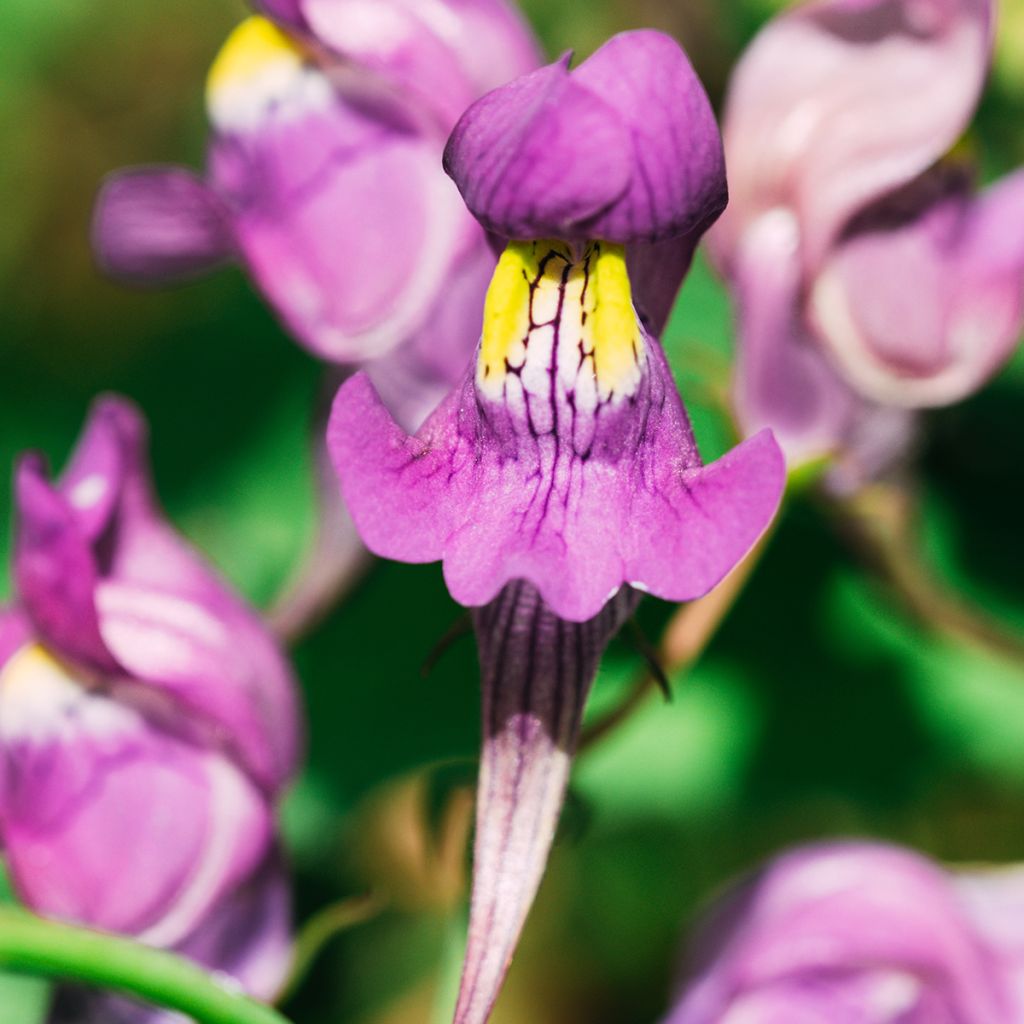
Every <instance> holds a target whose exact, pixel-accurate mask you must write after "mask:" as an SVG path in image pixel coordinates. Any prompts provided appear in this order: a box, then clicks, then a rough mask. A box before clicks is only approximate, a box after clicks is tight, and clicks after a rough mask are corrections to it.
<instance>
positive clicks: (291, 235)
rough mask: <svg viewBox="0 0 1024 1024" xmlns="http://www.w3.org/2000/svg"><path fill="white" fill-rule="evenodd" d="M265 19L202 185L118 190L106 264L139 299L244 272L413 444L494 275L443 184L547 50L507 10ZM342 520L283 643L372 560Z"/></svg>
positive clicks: (302, 584) (325, 513)
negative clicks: (487, 110)
mask: <svg viewBox="0 0 1024 1024" xmlns="http://www.w3.org/2000/svg"><path fill="white" fill-rule="evenodd" d="M256 6H257V8H258V9H259V10H260V11H261V12H262V15H261V16H256V17H251V18H249V19H248V20H247V21H245V22H243V23H242V24H241V25H240V26H239V27H238V28H237V29H236V30H235V31H234V33H233V34H232V35H231V36H230V38H229V39H228V41H227V42H226V44H225V45H224V47H223V49H222V50H221V53H220V55H219V56H218V57H217V59H216V61H215V62H214V65H213V68H212V69H211V72H210V76H209V83H208V88H207V106H208V110H209V116H210V120H211V123H212V126H213V137H212V140H211V143H210V148H209V158H208V166H207V170H206V173H205V175H204V176H203V177H202V178H200V177H198V176H197V175H195V174H194V173H192V172H191V171H188V170H185V169H183V168H174V167H154V168H141V169H134V170H127V171H121V172H118V173H116V174H114V175H112V176H111V177H110V178H109V179H108V181H107V183H106V184H105V186H104V188H103V190H102V192H101V194H100V196H99V199H98V201H97V205H96V212H95V216H94V228H93V245H94V249H95V251H96V254H97V258H98V260H99V262H100V264H101V265H102V266H103V267H104V268H105V269H106V270H107V271H108V272H109V273H110V274H111V275H113V276H115V277H118V278H121V279H123V280H126V281H135V282H140V283H146V282H157V281H165V280H174V279H180V278H183V277H188V276H191V275H193V274H196V273H199V272H202V271H205V270H208V269H211V268H213V267H216V266H218V265H220V264H222V263H224V262H225V261H228V260H236V261H238V262H241V263H242V264H243V265H244V266H245V268H246V269H247V271H248V273H249V275H250V276H251V277H252V279H253V280H254V281H255V283H256V285H257V287H258V288H259V290H260V291H261V292H262V294H263V295H264V296H265V298H266V299H267V301H268V302H269V303H270V305H271V306H272V307H273V309H274V310H275V312H276V313H277V315H278V316H279V318H280V319H281V321H282V322H283V324H284V325H285V327H286V328H287V329H288V330H289V331H290V332H291V334H292V335H293V336H294V338H295V339H296V340H297V341H298V342H299V343H300V344H302V345H304V346H305V347H306V348H308V349H310V350H311V351H312V352H313V353H315V354H316V355H318V356H319V357H321V358H322V359H325V360H329V361H331V362H335V363H340V364H342V365H343V366H344V367H345V368H346V369H347V370H350V369H351V368H352V367H353V366H361V367H364V368H366V369H367V370H368V371H369V372H370V374H371V376H372V378H373V380H374V383H375V384H376V385H377V387H378V388H379V390H380V393H381V396H382V397H383V399H384V401H385V402H386V404H387V406H388V408H389V409H390V410H391V412H392V413H394V415H395V416H396V417H397V418H398V420H399V422H400V423H401V424H402V425H403V426H405V427H407V428H409V429H414V428H415V427H417V426H419V424H420V423H422V422H423V418H424V417H425V416H426V414H427V413H428V412H430V410H431V409H433V408H434V406H435V405H436V404H437V403H438V402H439V401H440V399H441V398H442V397H443V396H444V395H445V394H446V393H447V391H448V389H449V388H450V387H451V386H452V385H453V384H454V383H455V382H456V381H457V380H459V378H460V377H461V375H462V373H463V371H464V370H465V367H466V364H467V362H468V361H469V358H470V356H471V354H472V351H473V347H474V346H475V344H476V342H477V338H478V333H479V310H480V305H481V303H482V301H483V296H484V293H485V291H486V288H487V282H488V281H489V280H490V275H491V273H492V271H493V270H494V262H495V257H494V253H493V252H492V250H491V248H490V246H489V245H488V244H487V241H486V238H485V236H484V233H483V231H482V230H481V229H480V227H479V226H478V225H477V223H476V221H475V220H474V219H473V218H472V217H471V216H470V214H469V213H468V212H467V211H466V208H465V206H464V205H463V203H462V201H461V200H460V198H459V196H458V193H457V191H456V189H455V188H454V187H453V185H452V183H451V182H450V181H449V180H448V178H447V177H446V176H445V174H444V173H443V170H442V167H441V156H442V151H443V147H444V142H445V139H446V138H447V135H448V132H449V131H450V130H451V128H452V125H453V124H454V123H455V119H456V118H457V117H458V115H459V114H461V113H462V111H463V110H464V109H465V108H466V106H468V104H469V103H471V102H472V101H473V100H474V99H476V97H477V96H479V95H480V94H481V93H483V92H484V91H486V90H487V89H489V88H492V87H493V86H495V85H499V84H501V83H502V82H504V81H506V80H508V79H509V78H512V77H514V76H515V75H517V74H520V73H522V72H524V71H526V70H529V69H530V68H533V67H535V66H536V64H537V63H538V60H539V55H538V51H537V47H536V44H535V42H534V40H533V38H532V36H531V35H530V33H529V31H528V29H527V28H526V26H525V24H524V23H523V22H522V20H521V19H520V17H519V16H518V14H517V13H516V12H515V11H514V10H513V9H512V8H511V7H509V6H508V5H507V4H506V2H505V0H415V2H412V0H274V2H269V0H263V2H260V3H258V4H257V5H256ZM330 476H331V479H332V485H333V476H334V473H333V470H331V471H330ZM335 490H336V488H335ZM338 505H339V502H338V501H337V500H335V501H333V502H331V501H328V502H325V503H322V505H321V508H320V514H319V525H318V530H317V536H316V538H315V541H314V543H313V545H312V550H311V551H310V554H309V558H308V559H307V561H306V563H305V564H304V565H303V566H302V568H301V569H300V571H299V572H298V574H297V576H296V578H295V579H294V580H293V581H292V582H291V583H290V585H289V587H288V589H287V591H286V593H285V594H284V595H283V596H282V598H281V599H280V601H279V602H278V605H277V607H276V608H275V613H274V623H275V626H277V627H280V628H281V629H282V630H285V631H286V635H293V634H295V633H297V632H301V631H302V630H304V629H306V628H308V626H309V625H310V623H311V622H312V621H314V620H315V619H316V618H317V617H318V616H319V615H320V614H321V612H322V611H323V609H324V608H325V607H329V606H330V604H331V603H332V601H333V600H334V598H335V597H336V596H337V594H338V593H339V591H340V590H341V589H343V587H344V586H345V584H346V583H347V582H348V581H350V580H352V579H353V578H354V577H355V576H356V575H357V573H358V570H359V568H360V567H361V566H362V565H363V564H364V563H365V551H364V549H363V548H362V545H361V544H360V543H359V541H358V537H357V536H356V534H355V531H354V529H353V528H352V526H351V522H350V521H349V520H348V517H347V515H346V513H345V512H344V509H341V508H339V507H338Z"/></svg>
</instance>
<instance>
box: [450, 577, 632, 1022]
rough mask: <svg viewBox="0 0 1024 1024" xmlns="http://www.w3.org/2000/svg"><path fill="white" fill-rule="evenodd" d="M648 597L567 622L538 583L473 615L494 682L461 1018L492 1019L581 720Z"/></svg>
mask: <svg viewBox="0 0 1024 1024" xmlns="http://www.w3.org/2000/svg"><path fill="white" fill-rule="evenodd" d="M637 600H638V595H636V594H635V593H632V592H630V591H629V590H628V589H624V590H623V591H620V593H619V594H618V595H617V596H616V597H615V598H613V600H612V601H611V603H609V604H608V606H607V607H606V608H605V609H604V610H603V611H602V612H601V613H600V615H599V616H598V617H597V618H596V619H593V620H591V621H589V622H584V623H567V622H563V621H562V620H560V619H559V618H558V617H557V616H556V615H555V614H553V612H552V611H551V610H550V609H549V608H547V607H546V606H545V605H544V603H543V601H542V600H541V598H540V595H539V593H538V592H537V590H536V589H535V588H534V587H532V586H530V585H529V584H527V583H522V582H517V583H512V584H509V586H507V587H506V588H505V589H504V590H503V591H502V593H501V595H500V596H499V597H498V598H497V599H496V600H495V601H494V602H493V603H491V604H489V605H488V606H487V607H485V608H482V609H480V610H479V611H477V612H476V614H475V616H474V622H475V626H476V631H477V638H478V643H479V647H480V665H481V674H482V682H483V714H484V748H483V755H482V757H481V762H480V780H479V783H478V786H477V820H476V842H475V846H474V857H473V899H472V907H471V910H470V919H469V939H468V943H467V947H466V959H465V965H464V968H463V974H462V981H461V984H460V987H459V998H458V1005H457V1007H456V1010H455V1018H454V1019H455V1024H484V1022H485V1021H486V1020H487V1018H488V1016H489V1015H490V1011H491V1007H492V1006H493V1005H494V1000H495V999H496V998H497V995H498V991H499V989H500V988H501V984H502V981H503V980H504V977H505V973H506V971H507V970H508V966H509V963H510V962H511V960H512V955H513V952H514V950H515V947H516V943H517V942H518V939H519V934H520V932H521V931H522V928H523V924H524V923H525V921H526V916H527V913H528V912H529V909H530V905H531V904H532V903H533V899H534V896H535V895H536V892H537V888H538V886H539V885H540V880H541V876H542V875H543V873H544V867H545V864H546V863H547V858H548V852H549V850H550V848H551V844H552V842H553V841H554V837H555V828H556V825H557V824H558V816H559V812H560V811H561V807H562V801H563V799H564V796H565V787H566V784H567V782H568V778H569V764H570V761H571V759H572V755H573V752H574V750H575V746H576V740H577V736H578V733H579V724H580V718H581V717H582V714H583V705H584V703H585V701H586V698H587V694H588V693H589V691H590V686H591V684H592V682H593V679H594V676H595V674H596V672H597V666H598V662H599V661H600V659H601V655H602V653H603V651H604V648H605V646H606V645H607V643H608V641H609V640H610V639H611V637H612V636H613V635H614V634H615V633H616V632H617V631H618V629H619V627H620V626H621V625H622V623H623V621H625V619H626V618H627V617H628V616H629V615H630V614H631V612H632V610H633V609H634V608H635V606H636V603H637Z"/></svg>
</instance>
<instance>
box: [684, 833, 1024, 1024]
mask: <svg viewBox="0 0 1024 1024" xmlns="http://www.w3.org/2000/svg"><path fill="white" fill-rule="evenodd" d="M1022 899H1024V874H1022V873H1021V871H1020V869H1016V870H1013V871H1008V872H999V871H994V872H991V873H980V872H979V873H972V874H969V875H961V876H950V875H949V874H947V873H946V872H945V871H943V870H942V869H940V868H939V867H938V866H937V865H935V864H933V863H931V862H930V861H928V860H927V859H925V858H924V857H921V856H919V855H918V854H916V853H913V852H911V851H909V850H902V849H899V848H898V847H891V846H885V845H881V844H872V843H830V844H821V845H818V846H809V847H805V848H801V849H797V850H794V851H792V852H789V853H787V854H784V855H782V856H781V857H779V858H777V859H776V860H775V861H773V862H772V863H770V864H769V865H768V866H767V867H766V868H764V869H763V870H761V871H760V872H758V873H757V874H756V875H755V876H754V877H753V878H751V879H749V880H747V881H745V882H744V883H742V884H741V885H739V886H737V887H736V888H735V889H733V890H732V891H731V892H730V893H728V894H727V895H726V896H725V897H724V898H723V899H722V900H721V901H720V902H719V904H718V905H717V906H716V907H715V908H714V910H713V911H712V913H711V914H710V915H709V917H708V919H707V920H706V921H705V922H704V923H703V925H702V926H701V927H700V928H698V931H697V934H696V936H695V938H694V941H693V950H694V955H693V958H692V963H691V965H690V967H689V970H688V979H687V981H686V982H685V986H684V989H683V992H682V995H681V997H680V999H679V1001H678V1002H677V1004H676V1006H675V1008H674V1009H673V1011H672V1012H671V1013H670V1014H669V1016H668V1018H667V1019H666V1024H725V1022H726V1021H728V1022H730V1024H731V1022H733V1021H736V1022H737V1024H739V1022H740V1021H743V1022H744V1024H783V1022H785V1024H840V1022H847V1021H849V1022H851V1024H854V1022H856V1024H938V1022H940V1021H949V1022H953V1021H956V1022H957V1024H1000V1022H1006V1024H1010V1022H1012V1021H1017V1020H1020V1019H1021V1014H1022V1013H1024V999H1022V996H1024V988H1022V985H1021V981H1022V977H1024V976H1022V973H1021V969H1022V966H1024V958H1022V955H1021V954H1022V952H1024V943H1022V941H1021V940H1022V937H1024V932H1022V930H1021V927H1020V923H1019V918H1018V916H1017V913H1015V912H1019V910H1020V907H1021V901H1022Z"/></svg>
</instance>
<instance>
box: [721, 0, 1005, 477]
mask: <svg viewBox="0 0 1024 1024" xmlns="http://www.w3.org/2000/svg"><path fill="white" fill-rule="evenodd" d="M993 19H994V11H993V3H992V0H816V2H812V3H808V4H805V5H803V6H801V7H798V8H796V9H795V10H793V11H790V12H787V13H785V14H783V15H781V16H780V17H778V18H776V19H775V20H774V21H773V22H771V23H770V24H769V25H768V26H767V27H766V28H765V29H764V30H763V31H762V33H761V34H760V35H759V36H758V37H757V38H756V39H755V41H754V42H753V44H752V45H751V47H750V48H749V50H748V51H747V53H746V54H745V55H744V57H743V58H742V60H741V61H740V63H739V65H738V67H737V69H736V71H735V73H734V75H733V79H732V83H731V86H730V90H729V95H728V99H727V104H726V115H725V120H724V129H723V133H724V138H725V148H726V154H727V158H728V163H729V174H730V185H731V187H732V194H733V201H732V203H731V205H730V208H729V210H728V211H727V213H726V215H725V216H724V217H723V218H722V220H721V222H720V223H719V224H718V225H716V228H715V231H714V232H712V235H711V242H712V248H713V252H714V254H715V255H716V257H717V260H718V262H719V264H720V266H721V267H722V269H723V271H724V272H725V274H726V276H727V278H728V280H729V282H730V284H731V286H732V288H733V290H734V294H735V297H736V301H737V305H738V310H739V332H740V339H739V351H738V364H737V378H736V404H737V408H738V412H739V415H740V418H741V420H742V422H743V424H744V426H745V427H746V428H747V429H749V430H757V429H759V428H761V427H763V426H765V425H769V426H771V427H773V429H774V430H775V431H776V433H777V435H778V436H779V439H780V442H781V443H782V444H783V446H784V448H785V449H786V452H787V455H788V456H790V458H791V460H793V461H797V462H799V461H802V460H805V459H809V458H814V457H818V456H820V455H822V454H825V453H827V452H835V451H839V452H840V453H842V452H845V453H846V454H847V455H850V456H851V457H852V458H853V459H854V460H855V461H856V460H859V461H860V463H861V464H862V465H861V469H862V470H863V471H864V473H865V474H866V475H871V473H872V472H873V470H874V469H876V468H881V464H882V463H884V461H885V458H886V454H887V452H888V453H890V454H891V453H892V451H893V450H894V449H895V448H897V447H898V441H899V438H900V437H901V435H905V434H906V433H907V429H906V428H907V427H908V426H909V425H910V423H911V419H912V417H911V412H910V411H911V410H916V409H920V408H923V407H927V406H940V405H947V404H950V403H952V402H955V401H958V400H959V399H961V398H963V397H965V396H966V395H968V394H970V393H971V392H973V391H974V390H976V389H977V388H979V387H980V386H981V385H982V384H984V383H985V382H986V381H987V380H988V378H989V377H990V376H991V375H992V374H993V373H994V372H995V371H996V370H997V369H998V368H999V367H1000V366H1001V365H1002V363H1003V362H1005V360H1006V359H1007V358H1008V356H1009V355H1010V353H1011V351H1012V349H1013V347H1014V346H1015V344H1016V342H1017V339H1018V337H1019V334H1020V330H1021V326H1022V323H1024V173H1017V174H1014V175H1011V176H1010V177H1008V178H1006V179H1005V180H1003V181H1001V182H999V183H997V184H996V185H994V186H992V187H990V188H988V189H986V190H985V191H983V192H981V193H980V194H977V193H976V192H975V189H974V186H973V184H972V181H971V177H972V176H971V175H970V174H968V173H966V172H965V170H964V169H963V168H958V167H950V166H949V165H948V164H947V163H938V164H937V163H936V162H937V161H939V160H940V158H942V157H944V155H945V154H947V152H948V151H949V150H950V147H951V146H952V145H953V144H954V143H955V142H956V140H957V138H958V136H959V135H960V134H961V133H962V132H963V130H964V128H965V127H966V125H967V124H968V122H969V120H970V118H971V115H972V113H973V111H974V108H975V106H976V104H977V102H978V97H979V95H980V92H981V89H982V86H983V84H984V80H985V75H986V71H987V67H988V63H989V59H990V55H991V48H992V35H993Z"/></svg>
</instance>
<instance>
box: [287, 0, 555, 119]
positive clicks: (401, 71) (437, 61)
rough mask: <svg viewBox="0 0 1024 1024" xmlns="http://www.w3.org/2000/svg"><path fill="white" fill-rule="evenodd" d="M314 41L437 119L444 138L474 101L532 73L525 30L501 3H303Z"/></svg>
mask: <svg viewBox="0 0 1024 1024" xmlns="http://www.w3.org/2000/svg"><path fill="white" fill-rule="evenodd" d="M301 6H302V10H303V13H304V15H305V17H306V20H307V23H308V25H309V27H310V29H311V30H312V32H313V34H314V35H315V36H316V38H317V40H318V41H319V42H320V43H322V44H324V45H325V46H327V47H329V48H330V49H332V50H333V51H334V52H336V53H338V54H340V55H342V56H344V57H345V58H347V59H348V60H352V61H355V62H357V63H358V64H360V65H362V66H363V67H365V68H368V69H370V70H372V71H375V72H377V73H379V74H381V75H383V76H385V77H386V78H387V79H389V80H390V81H393V82H395V83H396V84H397V85H398V86H399V87H400V88H402V89H404V90H405V91H406V92H407V93H408V94H409V95H410V96H411V97H415V98H416V99H417V100H419V101H420V102H423V103H424V104H425V105H426V106H428V107H430V108H433V109H435V110H436V111H437V113H438V116H439V117H440V120H441V122H442V124H444V126H445V128H446V130H447V129H450V127H451V126H452V125H453V124H454V123H455V121H456V119H457V118H458V117H459V115H460V114H461V113H462V112H463V111H464V110H465V109H466V107H467V106H468V105H469V104H470V103H471V102H472V101H473V100H474V99H476V98H477V97H478V96H479V95H480V94H481V93H483V92H486V91H487V90H488V89H492V88H494V87H495V86H498V85H502V84H504V83H505V82H507V81H509V79H512V78H515V77H516V76H517V75H520V74H524V73H525V72H527V71H529V70H531V69H532V68H534V67H536V65H537V64H538V63H539V53H538V50H537V46H536V43H535V42H534V40H533V38H532V36H531V34H530V33H529V31H528V30H527V28H526V25H525V23H524V22H523V20H522V19H521V17H519V16H518V14H517V12H515V11H513V10H512V9H511V8H510V7H508V6H507V5H506V4H505V3H503V2H500V0H468V2H467V0H462V2H458V3H455V2H452V0H302V4H301Z"/></svg>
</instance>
